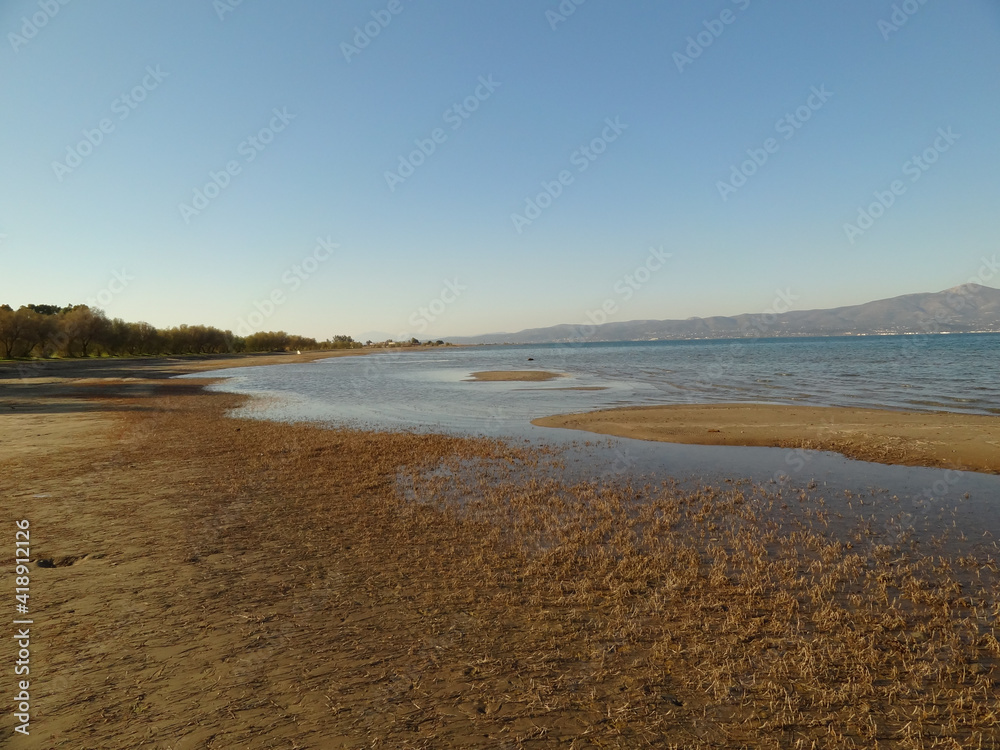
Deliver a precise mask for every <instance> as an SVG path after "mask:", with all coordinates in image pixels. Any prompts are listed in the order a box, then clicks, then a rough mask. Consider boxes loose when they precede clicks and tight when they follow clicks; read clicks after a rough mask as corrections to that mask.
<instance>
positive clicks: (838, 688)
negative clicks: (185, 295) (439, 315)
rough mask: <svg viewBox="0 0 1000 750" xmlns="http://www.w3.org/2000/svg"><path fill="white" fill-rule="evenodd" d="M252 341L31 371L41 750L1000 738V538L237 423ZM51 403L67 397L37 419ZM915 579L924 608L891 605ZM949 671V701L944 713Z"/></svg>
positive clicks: (18, 402)
mask: <svg viewBox="0 0 1000 750" xmlns="http://www.w3.org/2000/svg"><path fill="white" fill-rule="evenodd" d="M275 361H280V360H275ZM220 363H221V360H220V361H217V362H215V363H212V365H209V366H206V367H205V368H204V369H203V370H201V371H203V372H205V373H206V379H205V380H202V379H184V380H167V379H164V378H163V377H157V375H162V374H163V372H164V370H163V369H162V367H161V366H160V365H155V364H152V363H150V364H149V365H148V367H147V368H146V369H143V368H136V367H132V368H131V369H122V370H120V371H119V372H117V374H116V376H115V377H111V375H107V378H106V379H101V378H97V377H94V372H93V371H89V372H86V373H78V374H81V375H86V376H87V377H80V378H75V379H74V378H70V377H69V371H68V370H67V371H64V372H63V373H62V378H61V381H62V382H53V380H54V379H53V378H39V379H37V381H38V382H35V383H32V381H30V380H27V381H24V383H21V384H20V385H19V386H18V388H17V391H18V392H17V393H16V394H13V393H12V391H11V390H9V389H7V388H5V389H4V391H3V393H2V395H0V402H3V404H4V407H3V408H2V409H0V433H2V434H3V435H4V438H5V439H4V440H3V442H2V443H0V448H2V449H3V453H2V454H0V456H2V457H0V476H3V477H5V478H6V485H7V493H6V495H5V501H4V504H5V508H6V513H5V515H6V516H8V519H9V520H12V519H14V518H27V519H30V521H31V534H32V550H33V556H34V559H35V561H38V560H46V561H50V562H51V567H44V568H42V567H38V566H36V565H33V566H32V573H31V578H32V599H31V613H32V615H33V617H34V618H35V622H36V625H34V626H33V628H34V629H33V631H32V635H33V641H32V643H33V644H35V645H34V646H33V647H34V648H35V651H33V654H32V659H33V661H32V670H33V675H37V677H34V678H33V680H32V684H33V688H32V701H33V703H32V706H33V709H32V710H33V730H34V731H33V732H32V737H31V738H30V739H25V740H24V741H23V742H19V744H18V746H19V747H25V748H33V747H45V748H77V747H81V746H95V747H97V746H99V747H103V748H108V749H109V750H117V749H118V748H122V749H124V748H132V747H137V746H141V745H143V744H148V743H150V742H162V741H170V742H171V743H174V742H179V743H180V746H182V747H219V748H222V747H252V748H264V747H274V746H281V745H282V744H284V745H294V744H299V745H300V746H305V747H326V746H338V745H340V746H358V745H359V744H366V745H367V744H371V742H372V741H373V740H374V739H379V740H380V741H381V742H382V743H384V744H386V745H387V746H406V745H413V746H420V745H424V746H433V747H442V748H451V747H463V746H470V745H471V746H498V745H502V744H503V743H513V744H515V745H516V744H520V745H523V746H525V747H554V746H560V745H565V744H567V743H570V742H573V741H574V740H580V741H583V742H592V743H594V744H597V745H602V746H607V747H623V748H625V747H628V748H631V747H636V746H641V745H642V744H644V743H645V744H649V743H654V744H656V743H660V744H663V743H671V742H672V743H679V744H683V745H685V746H689V747H705V748H707V747H718V746H727V745H726V743H729V745H732V746H743V745H745V744H746V743H748V742H750V743H753V742H761V741H762V740H770V741H773V743H786V744H787V742H788V741H789V740H790V738H792V737H799V738H808V739H809V741H813V740H816V741H821V739H822V738H823V737H827V736H829V729H830V728H831V727H833V728H834V729H835V730H836V731H837V733H838V734H839V735H840V736H841V737H842V738H844V742H845V746H846V743H848V742H852V743H855V744H864V742H865V741H866V740H865V738H866V737H868V735H867V734H866V732H867V731H868V729H866V727H868V726H869V724H868V721H869V718H870V719H871V720H873V721H877V723H878V725H879V726H880V727H881V729H880V730H879V731H880V734H879V737H880V745H882V746H885V747H896V746H897V744H898V746H899V747H905V745H904V744H902V742H903V740H902V737H903V736H904V733H905V731H906V730H905V729H904V727H906V726H907V724H908V722H912V723H911V724H910V726H911V727H913V728H916V729H917V730H919V731H920V732H922V733H924V734H925V735H927V736H931V735H933V736H942V733H947V732H948V731H950V730H949V729H948V727H951V726H954V722H955V721H956V720H957V721H959V722H961V726H962V729H961V732H960V733H958V734H955V735H954V736H955V737H956V738H957V739H958V740H961V741H963V742H965V741H968V742H972V741H974V739H975V737H976V736H977V735H976V734H975V733H976V732H979V736H982V734H983V732H989V731H991V729H990V727H991V726H992V725H990V724H989V715H990V713H989V712H990V711H991V710H993V708H995V705H994V704H993V703H991V702H989V701H987V700H985V699H984V698H983V697H982V696H983V695H984V692H983V691H984V690H986V691H990V690H994V689H995V687H991V686H995V685H997V684H998V683H997V680H1000V659H998V658H997V657H1000V653H997V654H995V655H994V653H993V651H992V650H991V649H992V644H993V643H995V642H996V641H995V639H994V641H990V640H989V639H988V638H987V636H989V635H990V634H995V633H996V630H995V628H996V627H997V626H1000V621H996V619H995V618H994V620H980V619H975V618H970V617H969V613H972V612H986V613H989V612H993V611H995V609H994V608H995V606H996V593H995V592H996V584H997V572H996V567H995V565H993V567H992V568H991V567H990V565H991V563H990V562H989V560H988V559H987V558H989V556H990V554H991V553H990V549H991V548H986V549H985V550H980V549H978V547H973V546H971V544H970V545H965V546H963V545H962V542H961V541H960V540H957V541H953V544H954V545H955V546H954V549H952V548H951V547H948V548H946V549H942V548H941V547H940V546H937V547H935V546H933V545H931V546H929V547H927V552H924V551H923V550H924V547H923V546H921V545H923V544H924V542H923V541H920V542H919V544H918V541H917V538H916V537H914V536H913V534H914V532H913V531H912V530H910V529H909V527H908V526H906V525H905V516H906V512H907V509H906V508H902V507H896V506H893V505H892V504H891V503H888V504H887V505H886V506H885V508H882V509H873V508H871V507H869V508H867V509H866V512H867V513H868V514H871V513H872V512H873V511H874V510H879V512H881V513H883V515H884V524H885V525H884V527H880V529H881V530H879V531H877V533H874V534H873V533H872V532H871V530H869V531H865V532H863V536H855V534H856V533H862V532H860V531H859V532H856V531H855V530H854V527H853V525H852V524H853V520H852V517H851V516H850V514H849V512H848V510H847V509H846V507H844V508H841V507H839V506H836V505H833V504H811V503H809V502H807V501H805V500H803V499H802V498H799V500H798V502H797V503H796V504H795V505H796V506H797V507H796V508H795V509H793V512H799V508H802V507H807V508H809V512H810V516H809V517H808V518H806V517H805V516H799V515H794V514H788V513H785V512H784V511H782V510H781V509H780V505H776V504H775V501H774V499H773V498H770V497H769V496H768V495H766V494H764V493H762V492H761V491H759V490H756V489H754V488H749V487H744V488H742V489H739V488H735V487H734V488H726V489H711V490H705V491H703V492H700V493H696V494H694V495H690V496H681V495H677V494H676V493H674V491H673V490H671V489H670V488H669V487H668V488H651V489H649V490H648V491H645V490H644V491H642V492H640V493H639V495H642V496H637V495H632V494H628V492H627V491H625V490H620V489H619V490H606V491H603V492H597V491H595V489H594V488H593V487H592V486H590V485H581V486H564V485H561V484H560V483H559V482H558V480H553V479H552V476H553V470H554V469H557V468H558V460H559V457H558V455H556V456H553V457H552V461H553V463H546V461H547V460H548V459H547V458H546V457H545V456H544V455H541V454H540V453H539V452H538V451H537V450H535V449H532V450H530V451H527V450H524V449H519V448H517V447H516V446H511V445H509V444H507V443H503V442H501V441H496V440H489V439H484V438H455V437H445V436H435V435H415V434H407V433H371V432H363V431H356V430H344V429H341V430H327V429H323V428H320V427H316V426H312V425H303V424H293V425H289V424H278V423H270V422H262V421H257V420H245V419H234V418H230V417H227V416H226V414H227V413H228V412H229V410H231V409H232V408H233V407H235V406H237V405H239V404H240V403H243V402H244V401H245V398H244V397H239V396H235V395H232V394H224V393H213V392H208V391H206V390H205V389H204V387H203V386H204V385H205V383H206V382H208V381H209V380H210V379H211V377H212V376H211V373H210V371H209V370H210V369H212V367H213V366H218V365H219V364H220ZM199 366H200V365H199ZM225 366H230V364H229V363H226V364H225ZM170 372H172V373H173V374H181V373H179V372H174V371H172V370H171V371H170ZM11 405H14V406H15V408H14V409H9V406H11ZM29 407H31V408H29ZM22 418H29V419H35V420H37V421H36V423H34V424H33V427H32V429H30V430H24V429H22V428H23V427H24V425H23V424H21V425H18V426H17V434H14V422H16V421H18V420H21V419H22ZM12 419H13V421H11V420H12ZM12 446H13V447H14V448H16V450H8V449H9V448H11V447H12ZM463 466H473V467H480V466H481V467H491V470H490V472H480V471H473V472H472V473H471V474H470V475H466V474H463V473H462V471H461V467H463ZM439 467H444V468H445V469H446V470H445V471H444V472H439V471H435V470H436V469H438V468H439ZM511 467H517V470H516V471H514V470H513V469H512V468H511ZM400 482H402V485H401V484H400ZM644 493H648V494H644ZM456 497H457V498H458V500H457V501H456V500H455V498H456ZM644 509H646V510H644ZM841 511H842V512H843V513H845V514H847V515H846V516H844V517H843V518H842V519H841V520H840V521H837V519H836V516H837V514H838V513H840V512H841ZM790 513H792V512H790ZM813 518H815V519H818V520H819V519H822V520H824V524H825V523H827V522H828V523H829V524H830V527H831V528H830V529H829V530H827V529H826V528H825V527H822V528H821V527H818V526H817V527H816V528H814V527H813V521H812V519H813ZM765 519H771V521H772V522H773V524H776V525H773V524H772V525H770V526H768V528H767V531H766V534H767V535H768V536H767V537H764V536H761V535H762V534H764V533H765V532H764V525H765V524H764V523H763V521H764V520H765ZM864 522H865V523H866V524H870V521H869V520H868V519H867V518H865V519H864ZM838 523H839V524H840V525H841V527H843V528H841V529H840V530H839V531H836V530H835V529H836V528H837V524H838ZM901 524H903V525H901ZM595 529H599V530H603V531H601V534H599V535H598V536H597V537H595V536H594V530H595ZM653 532H655V533H656V534H657V535H658V536H656V537H651V536H644V535H648V534H651V533H653ZM969 532H970V535H971V533H972V529H969ZM605 534H607V535H608V540H607V541H606V542H605V541H600V540H601V539H603V538H604V535H605ZM765 538H766V539H767V541H768V544H769V545H771V547H772V548H773V551H771V552H767V551H764V552H763V553H761V552H760V550H763V549H764V547H763V545H762V542H763V541H764V540H765ZM862 539H864V540H865V541H862ZM652 550H655V552H653V551H652ZM931 553H933V554H931ZM760 554H763V555H764V557H760V556H759V555H760ZM943 555H951V556H954V557H955V558H957V557H959V556H961V557H962V559H963V560H965V562H964V563H963V564H962V565H959V564H958V563H954V564H953V565H952V568H948V569H945V568H944V567H943V566H938V565H937V563H936V562H935V561H936V559H938V558H940V559H944V558H943V557H942V556H943ZM935 556H936V557H935ZM4 557H5V560H6V562H7V563H10V562H11V561H12V559H7V557H8V555H5V556H4ZM949 559H951V558H950V557H949ZM859 561H862V562H861V563H859ZM932 563H934V564H933V565H932ZM859 564H861V565H862V567H857V566H858V565H859ZM810 566H812V567H810ZM816 566H818V567H816ZM800 571H801V572H800ZM963 576H964V577H963ZM910 581H916V582H917V584H911V583H908V582H910ZM886 582H889V585H890V586H893V587H896V586H898V591H899V592H901V593H899V594H898V596H904V597H910V599H912V602H911V601H910V599H907V608H900V609H896V608H892V607H889V608H888V609H886V605H885V604H884V602H883V601H882V600H881V599H880V598H879V596H880V594H879V591H881V590H882V589H880V588H879V587H880V586H883V585H885V583H886ZM959 583H961V594H959V593H956V592H957V591H958V589H956V588H955V587H956V586H958V584H959ZM893 590H896V589H893ZM990 592H992V593H990ZM850 597H854V598H853V599H851V598H850ZM991 597H992V598H991ZM960 600H961V601H960ZM989 616H990V615H987V617H989ZM970 623H971V624H970ZM977 639H978V640H977ZM956 644H957V645H956ZM890 667H891V668H893V669H896V670H899V677H898V678H897V679H896V680H888V681H882V680H880V681H878V682H876V681H873V680H871V679H870V678H869V679H867V680H866V678H864V676H863V675H864V674H866V673H867V674H869V675H874V674H881V673H883V671H884V670H888V669H889V668H890ZM806 672H808V674H806ZM929 675H936V677H933V678H931V677H929ZM886 682H887V683H888V684H885V683H886ZM845 685H852V686H853V687H851V689H850V690H847V691H845V690H844V686H845ZM931 691H932V692H934V694H936V695H937V696H939V707H938V710H937V711H936V712H935V713H928V714H926V715H925V716H924V717H923V718H919V719H914V718H913V716H914V715H915V714H914V711H915V710H916V709H917V708H919V707H921V706H926V696H927V695H928V694H929V692H931ZM859 700H860V701H865V702H866V704H865V705H869V706H870V708H869V712H868V713H867V714H865V715H861V714H859V713H858V705H859ZM789 706H791V708H789ZM956 706H958V707H959V708H956ZM991 707H992V708H991ZM609 716H610V717H612V718H609ZM11 727H12V718H11V715H10V714H5V715H4V716H3V717H2V718H0V731H4V732H10V731H11ZM19 739H20V738H19ZM896 739H898V740H899V742H898V743H896V742H895V740H896Z"/></svg>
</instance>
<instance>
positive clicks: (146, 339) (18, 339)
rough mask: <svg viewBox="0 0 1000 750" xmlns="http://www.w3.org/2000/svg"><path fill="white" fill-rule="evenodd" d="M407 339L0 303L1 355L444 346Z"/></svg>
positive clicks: (84, 306) (125, 353)
mask: <svg viewBox="0 0 1000 750" xmlns="http://www.w3.org/2000/svg"><path fill="white" fill-rule="evenodd" d="M443 344H444V342H443V341H427V342H425V343H423V344H421V342H420V341H419V340H417V339H415V338H413V339H410V340H409V341H408V342H393V341H386V342H378V343H376V342H372V341H368V342H366V343H365V344H362V343H361V342H360V341H355V340H354V339H353V338H352V337H351V336H346V335H340V334H338V335H334V336H331V337H329V338H327V339H326V340H324V341H317V340H316V339H315V338H311V337H308V336H299V335H296V334H290V333H286V332H285V331H259V332H256V333H251V334H249V335H246V336H240V335H237V334H234V333H233V332H232V331H229V330H223V329H221V328H216V327H215V326H209V325H178V326H173V327H172V328H157V327H156V326H153V325H151V324H149V323H145V322H141V321H140V322H130V321H126V320H123V319H122V318H109V317H108V316H107V315H106V314H105V313H104V311H103V310H100V309H98V308H94V307H90V306H89V305H67V306H65V307H61V306H59V305H35V304H32V305H22V306H21V307H19V308H18V309H17V310H15V309H13V308H12V307H11V306H10V305H6V304H3V305H0V359H24V358H32V357H45V358H47V357H93V356H99V357H103V356H110V357H124V356H143V355H148V356H161V355H174V354H241V353H246V352H274V351H316V350H325V349H360V348H362V347H363V346H383V347H384V346H415V345H439V346H440V345H443Z"/></svg>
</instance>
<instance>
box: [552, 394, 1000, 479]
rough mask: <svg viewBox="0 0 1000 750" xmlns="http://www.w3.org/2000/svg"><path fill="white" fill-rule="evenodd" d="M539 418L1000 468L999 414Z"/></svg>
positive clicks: (697, 439)
mask: <svg viewBox="0 0 1000 750" xmlns="http://www.w3.org/2000/svg"><path fill="white" fill-rule="evenodd" d="M533 424H536V425H539V426H542V427H562V428H568V429H574V430H586V431H588V432H596V433H599V434H602V435H617V436H618V437H627V438H637V439H639V440H661V441H664V442H669V443H691V444H697V445H754V446H764V447H775V448H804V449H808V450H821V451H834V452H836V453H841V454H843V455H845V456H847V457H848V458H856V459H859V460H861V461H874V462H877V463H885V464H901V465H904V466H934V467H941V468H949V469H964V470H969V471H982V472H988V473H991V474H997V473H1000V418H998V417H989V416H977V415H971V414H955V413H947V412H899V411H888V410H876V409H850V408H838V407H817V406H781V405H777V404H694V405H671V406H644V407H635V408H624V409H608V410H603V411H595V412H590V413H587V414H565V415H559V416H552V417H545V418H542V419H536V420H534V421H533Z"/></svg>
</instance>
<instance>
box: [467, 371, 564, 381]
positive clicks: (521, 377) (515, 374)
mask: <svg viewBox="0 0 1000 750" xmlns="http://www.w3.org/2000/svg"><path fill="white" fill-rule="evenodd" d="M564 377H566V375H563V374H562V373H558V372H546V371H545V370H486V371H483V372H474V373H472V377H471V378H466V379H465V381H463V382H466V383H472V382H497V381H508V380H509V381H514V382H522V381H523V382H542V381H546V380H555V379H556V378H564Z"/></svg>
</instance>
